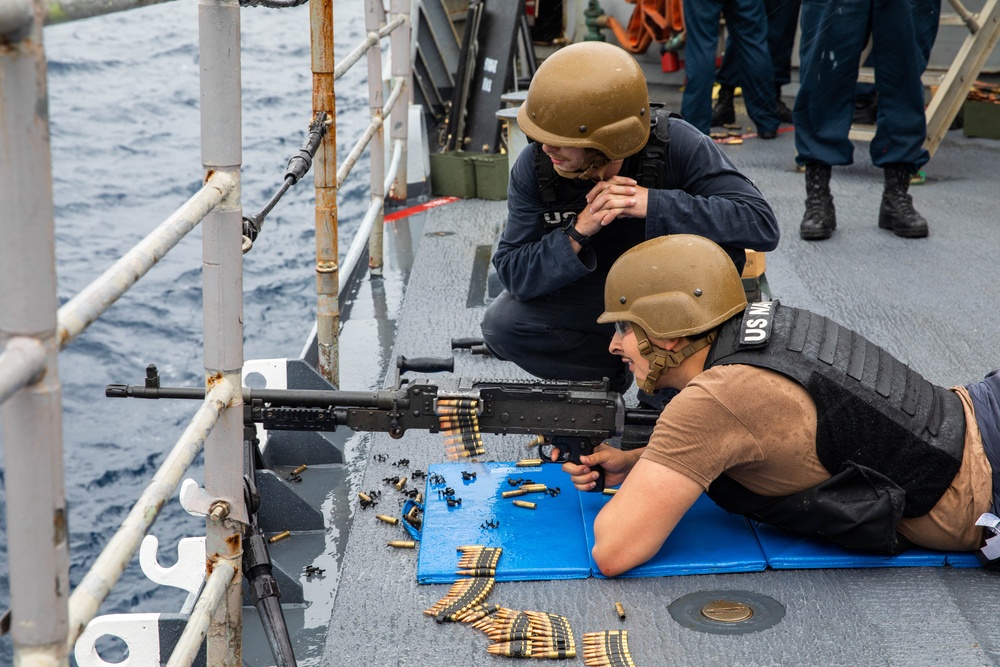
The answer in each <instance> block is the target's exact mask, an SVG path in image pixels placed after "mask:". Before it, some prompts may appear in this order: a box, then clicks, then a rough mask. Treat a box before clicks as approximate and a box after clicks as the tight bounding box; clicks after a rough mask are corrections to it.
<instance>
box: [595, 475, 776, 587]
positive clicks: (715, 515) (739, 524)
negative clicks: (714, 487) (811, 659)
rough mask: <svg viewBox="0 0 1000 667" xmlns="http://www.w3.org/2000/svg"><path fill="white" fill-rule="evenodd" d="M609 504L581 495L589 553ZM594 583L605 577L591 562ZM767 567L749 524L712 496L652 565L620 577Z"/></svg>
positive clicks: (601, 496)
mask: <svg viewBox="0 0 1000 667" xmlns="http://www.w3.org/2000/svg"><path fill="white" fill-rule="evenodd" d="M610 499H611V496H606V495H604V494H599V493H581V494H580V504H581V506H582V507H583V519H584V521H583V525H584V530H585V531H586V532H587V553H588V554H589V553H590V550H591V549H592V548H593V546H594V518H595V517H596V516H597V513H598V512H599V511H601V508H602V507H604V505H605V503H607V502H608V501H609V500H610ZM591 566H592V572H593V575H594V576H595V577H603V576H604V575H602V574H601V571H600V570H599V569H598V568H597V565H596V564H594V563H593V560H591ZM766 567H767V561H766V560H765V559H764V554H763V552H761V550H760V546H759V545H758V544H757V538H756V537H755V536H754V533H753V530H751V529H750V525H749V524H748V522H747V520H746V519H745V518H743V517H741V516H738V515H736V514H730V513H729V512H727V511H725V510H724V509H722V508H721V507H719V506H718V505H716V504H715V503H713V502H712V501H711V500H710V499H709V498H708V496H705V495H702V496H701V497H700V498H698V500H697V501H695V503H694V505H692V506H691V509H689V510H688V511H687V513H686V514H685V515H684V518H682V519H681V520H680V522H679V523H678V524H677V526H676V527H675V528H674V530H673V532H671V533H670V537H669V538H667V541H666V542H664V543H663V546H662V547H661V548H660V550H659V551H658V552H657V553H656V555H655V556H653V557H652V558H651V559H650V560H648V561H646V562H645V563H643V564H642V565H640V566H638V567H635V568H632V569H631V570H629V571H628V572H626V573H625V574H623V575H621V576H622V577H665V576H671V575H679V574H717V573H720V572H759V571H761V570H763V569H765V568H766Z"/></svg>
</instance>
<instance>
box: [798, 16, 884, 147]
mask: <svg viewBox="0 0 1000 667" xmlns="http://www.w3.org/2000/svg"><path fill="white" fill-rule="evenodd" d="M834 4H835V5H836V7H833V6H832V5H834ZM871 4H872V0H842V1H839V2H837V3H831V2H830V0H803V3H802V38H801V40H802V41H801V49H800V60H801V69H800V70H799V79H800V83H801V87H800V88H799V94H798V96H797V97H796V99H795V110H794V116H795V148H796V150H797V151H798V155H797V156H796V161H797V162H798V163H799V164H801V165H808V164H813V163H822V164H827V165H847V164H851V163H853V162H854V144H853V143H852V142H851V140H850V139H849V138H848V134H849V132H850V130H851V119H852V118H853V116H854V88H855V83H856V82H857V79H858V66H859V63H860V60H861V52H862V50H863V49H864V47H865V44H866V43H867V41H868V35H869V34H870V32H871V21H870V6H871Z"/></svg>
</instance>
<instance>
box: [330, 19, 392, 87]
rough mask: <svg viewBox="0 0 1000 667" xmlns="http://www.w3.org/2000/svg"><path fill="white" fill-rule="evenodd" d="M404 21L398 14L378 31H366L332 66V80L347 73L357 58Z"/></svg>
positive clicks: (359, 58)
mask: <svg viewBox="0 0 1000 667" xmlns="http://www.w3.org/2000/svg"><path fill="white" fill-rule="evenodd" d="M405 21H406V17H405V16H403V15H402V14H400V15H399V16H397V17H396V18H394V19H393V20H391V21H389V22H388V23H386V24H385V25H384V26H382V27H381V28H379V30H378V32H370V33H368V36H367V37H365V39H364V40H362V41H361V43H360V44H358V45H357V46H356V47H354V50H353V51H351V52H350V53H348V54H347V57H346V58H344V59H343V60H341V61H340V64H338V65H337V66H336V67H334V68H333V80H334V81H336V80H337V79H339V78H340V77H342V76H344V75H345V74H347V71H348V70H349V69H351V67H353V66H354V65H355V64H356V63H357V62H358V61H359V60H361V56H363V55H365V54H366V53H367V52H368V49H370V48H372V47H373V46H375V45H376V44H378V43H379V41H380V40H381V39H382V38H383V37H387V36H388V35H389V33H391V32H392V31H393V30H395V29H396V28H398V27H399V26H401V25H403V23H404V22H405Z"/></svg>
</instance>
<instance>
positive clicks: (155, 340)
mask: <svg viewBox="0 0 1000 667" xmlns="http://www.w3.org/2000/svg"><path fill="white" fill-rule="evenodd" d="M334 16H335V19H334V27H335V42H336V47H335V55H336V59H337V61H338V62H339V61H340V59H341V58H343V57H344V56H345V55H346V54H347V53H349V52H350V51H351V50H352V49H353V48H354V47H355V46H356V45H357V43H358V42H359V41H360V40H361V39H362V38H363V36H364V20H363V3H361V2H360V1H358V0H337V1H336V2H335V3H334ZM241 29H242V84H243V114H242V126H243V141H244V147H243V170H242V178H243V183H242V187H243V190H242V196H243V206H244V211H245V212H247V213H256V212H257V211H259V210H260V208H261V207H263V205H264V204H265V203H266V202H267V200H268V199H269V197H270V196H271V195H272V194H273V193H274V192H275V190H276V189H277V188H278V186H279V185H280V184H281V181H282V179H283V176H284V169H285V165H286V163H287V160H288V158H289V157H290V156H291V155H292V154H293V153H294V152H295V151H296V150H297V149H298V147H299V145H300V144H301V143H302V141H303V139H304V137H305V135H306V132H307V129H308V125H309V120H310V116H311V108H312V107H311V92H312V91H311V88H312V74H311V57H310V32H309V10H308V6H307V5H305V6H300V7H296V8H291V9H282V10H275V9H265V8H261V7H257V8H249V9H244V10H243V11H242V12H241ZM44 44H45V50H46V55H47V58H48V89H49V114H50V122H51V142H52V162H53V167H52V171H53V187H54V197H55V217H56V244H57V247H56V255H57V271H58V295H59V299H60V302H61V303H65V301H67V300H68V299H69V298H71V297H72V296H73V295H75V294H76V293H77V292H79V291H80V290H81V289H82V288H83V287H85V286H86V285H87V284H88V283H89V282H91V281H92V280H94V279H95V278H97V277H98V276H99V275H100V274H101V273H103V272H104V270H105V269H107V268H108V267H109V266H110V265H111V264H112V263H113V262H114V261H115V260H116V259H117V258H118V257H120V256H121V255H122V254H123V253H125V252H126V251H128V250H129V249H130V248H131V247H132V246H133V245H135V243H137V242H138V241H139V240H140V239H142V238H143V237H144V236H145V235H147V234H148V233H149V232H151V231H152V230H153V229H155V228H156V226H157V225H159V224H160V223H161V222H162V221H163V220H164V219H165V218H167V217H168V216H169V215H170V214H171V213H172V212H173V211H174V210H175V209H176V208H177V207H178V206H179V205H180V204H181V203H183V201H184V200H186V199H187V198H188V197H190V196H191V195H192V194H193V193H194V192H196V191H197V189H198V187H199V186H200V184H201V178H202V168H201V157H200V146H199V141H200V138H199V134H200V115H199V114H200V112H199V106H198V104H199V78H198V77H199V68H198V16H197V2H195V0H178V1H177V2H171V3H167V4H164V5H158V6H154V7H148V8H144V9H139V10H133V11H129V12H123V13H119V14H114V15H109V16H104V17H97V18H92V19H87V20H83V21H77V22H74V23H69V24H64V25H56V26H51V27H48V28H46V29H45V32H44ZM365 81H366V72H365V67H364V59H362V60H361V62H360V63H359V64H358V65H357V66H356V67H355V68H353V69H352V70H351V71H350V72H349V73H348V74H347V75H346V76H345V77H344V78H343V79H341V80H340V81H339V82H337V84H336V88H337V98H338V102H337V122H338V127H339V129H338V153H339V154H340V158H341V160H342V159H343V157H344V156H345V155H346V153H347V151H349V150H350V148H351V147H352V146H353V144H354V142H355V141H356V140H357V138H358V137H359V136H360V134H361V132H362V131H363V130H364V127H365V125H366V124H367V113H368V101H367V84H366V83H365ZM367 183H368V174H367V166H366V161H365V160H362V161H361V162H359V164H358V167H357V168H356V169H355V172H354V173H353V174H352V176H351V180H350V182H349V185H348V186H347V187H345V189H344V190H343V191H342V193H341V198H340V207H341V208H340V216H339V217H340V239H341V241H340V249H341V254H342V255H343V254H344V252H346V249H347V247H348V243H349V241H350V238H351V236H352V235H353V233H354V231H355V229H356V228H357V226H358V223H359V222H360V218H361V216H362V215H363V209H364V207H365V205H366V204H367V194H366V192H367ZM313 201H314V199H313V180H312V175H311V174H310V175H307V176H306V177H305V178H304V179H303V180H302V181H301V182H300V183H299V184H298V185H297V186H295V187H294V188H293V189H292V190H291V191H290V192H289V193H288V194H286V195H285V197H284V198H283V200H282V201H281V203H280V204H279V205H278V206H277V207H276V208H275V209H274V211H272V212H271V214H270V215H269V216H268V217H267V219H266V221H265V224H264V229H263V233H262V234H261V237H260V238H259V239H258V241H257V243H256V244H255V247H254V249H253V250H252V251H251V252H250V253H249V254H247V255H246V256H245V257H244V272H245V274H244V326H245V334H244V335H245V342H244V353H245V357H246V358H247V359H253V358H271V357H284V356H292V357H294V356H297V355H298V353H299V351H300V350H301V348H302V345H303V343H304V341H305V337H306V335H307V333H308V331H309V328H310V326H311V323H312V321H313V318H314V316H315V308H316V307H315V304H316V296H315V277H314V276H315V273H314V270H313V262H314V258H315V243H314V234H313V227H314V215H313ZM201 290H202V287H201V233H200V228H199V229H196V230H195V231H194V232H193V233H191V234H190V235H189V236H188V237H187V238H186V239H184V240H183V241H181V243H180V244H179V245H178V246H177V247H176V248H174V250H172V251H171V253H170V254H169V255H168V256H167V257H166V258H165V259H164V260H162V261H160V262H159V264H157V266H155V267H154V269H153V270H152V271H151V272H150V273H149V274H148V275H147V276H146V277H145V278H144V279H142V280H141V281H140V282H139V284H138V285H137V286H136V287H134V288H133V289H132V290H131V291H130V292H129V293H128V294H127V295H125V296H124V297H123V298H122V299H120V300H119V301H118V302H117V303H116V304H115V305H114V306H112V307H111V309H110V310H109V311H108V312H107V314H106V315H105V316H104V317H103V318H102V319H101V320H100V321H98V322H97V323H95V324H94V325H92V326H91V327H90V328H89V329H88V330H87V331H86V332H85V333H84V334H83V335H82V336H80V337H79V338H78V339H77V340H76V341H74V342H73V343H72V344H71V345H70V346H69V347H68V348H67V349H66V350H65V351H64V352H63V353H62V354H61V356H60V359H59V373H60V378H61V382H62V390H63V405H64V414H63V432H64V460H65V468H66V495H67V499H68V504H69V527H70V556H71V564H70V579H71V584H72V585H73V586H76V585H77V584H78V583H79V581H80V580H81V578H82V577H83V575H84V574H85V573H86V571H87V569H88V568H89V567H90V566H91V565H92V564H93V562H94V560H95V559H96V558H97V556H98V555H99V553H100V551H101V549H102V548H103V547H104V546H105V545H106V544H107V542H108V540H109V539H110V537H111V535H112V534H113V533H114V531H115V530H116V529H117V527H118V526H119V525H120V523H121V521H122V520H123V519H124V517H125V516H126V515H127V513H128V511H129V510H130V509H131V506H132V504H133V503H134V501H135V500H136V499H137V498H138V496H139V495H140V493H141V492H142V491H143V489H144V488H145V487H146V486H147V484H148V483H149V481H150V480H151V478H152V476H153V474H154V473H155V471H156V469H157V467H158V466H159V465H160V464H161V463H162V462H163V460H164V458H165V456H166V454H167V453H168V452H169V451H170V449H171V447H172V446H173V444H174V443H175V442H176V440H177V438H178V437H179V435H180V433H181V432H182V430H183V428H184V426H185V425H186V424H187V421H188V420H189V418H190V416H191V415H192V414H193V413H194V410H195V409H196V405H195V404H190V403H185V402H181V401H174V402H169V401H132V400H116V399H109V398H105V396H104V389H105V386H106V385H107V384H108V383H130V384H137V383H141V382H142V378H143V377H144V373H145V368H146V366H147V365H148V364H151V363H155V364H156V365H157V367H158V368H159V370H160V374H161V376H162V378H163V384H164V385H171V386H200V385H201V384H202V383H203V369H204V362H203V359H202V310H201V308H202V300H201V296H202V294H201ZM10 446H14V443H3V442H0V609H6V608H7V607H8V606H9V605H10V589H9V584H10V581H9V572H8V566H7V544H8V542H9V541H13V540H16V539H17V538H18V536H16V535H8V534H7V526H6V502H5V497H4V491H5V485H4V474H5V469H3V465H2V464H3V458H2V457H3V450H4V448H6V447H10ZM201 475H202V469H201V459H200V458H199V459H198V461H197V462H196V464H195V466H194V467H193V468H192V469H191V471H190V472H189V476H191V477H193V478H195V479H198V480H200V479H201ZM173 505H174V508H173V509H174V510H175V511H173V512H165V513H164V515H163V516H161V518H160V519H159V520H158V521H157V523H156V524H155V525H154V526H153V528H152V530H151V532H153V533H155V534H156V535H157V537H158V538H159V540H160V544H161V545H173V544H175V543H176V541H177V540H178V539H179V538H181V537H184V536H187V535H197V534H203V531H204V522H203V520H199V519H196V518H194V517H191V516H189V515H187V514H186V513H184V512H183V511H181V510H180V508H179V506H177V505H176V503H173ZM173 558H174V556H173V555H172V550H171V549H164V548H163V547H162V546H161V554H160V561H161V563H164V564H165V565H169V564H170V563H172V559H173ZM184 597H185V594H184V593H183V592H181V591H179V590H177V589H168V588H157V587H155V586H154V585H153V584H152V583H151V582H149V581H148V580H147V579H146V578H145V577H144V575H143V574H142V573H141V571H140V570H139V567H138V565H137V563H136V562H135V560H134V559H133V563H132V565H130V566H129V568H128V570H127V571H126V572H125V574H124V575H123V577H122V579H121V581H120V583H119V585H118V586H117V587H116V589H115V590H114V591H113V592H112V594H111V596H110V597H109V598H108V600H107V601H106V602H105V603H104V605H102V607H101V609H100V611H99V613H101V614H105V613H115V612H124V611H150V612H154V611H155V612H176V611H177V610H179V608H180V605H181V604H182V602H183V600H184ZM12 655H13V649H12V644H11V641H10V637H9V636H7V637H3V638H0V665H7V664H11V662H12Z"/></svg>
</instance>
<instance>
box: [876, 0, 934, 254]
mask: <svg viewBox="0 0 1000 667" xmlns="http://www.w3.org/2000/svg"><path fill="white" fill-rule="evenodd" d="M912 4H913V3H912V2H910V1H909V0H908V1H907V2H895V3H880V2H876V3H875V10H874V12H873V15H872V57H873V58H874V62H875V87H876V90H877V91H878V114H877V120H876V130H875V137H874V138H873V139H872V143H871V147H870V150H871V157H872V164H874V165H875V166H876V167H881V168H882V169H884V170H885V189H884V191H883V193H882V204H881V207H880V209H879V220H878V225H879V227H881V228H882V229H890V230H892V232H893V233H894V234H896V235H897V236H902V237H904V238H922V237H925V236H927V233H928V226H927V221H926V220H925V219H924V218H923V216H921V215H920V214H919V213H918V212H917V211H916V209H914V208H913V199H912V198H911V197H910V195H909V192H908V190H909V187H910V177H911V176H912V175H913V174H915V173H916V172H917V170H919V169H920V167H922V166H923V165H924V164H926V163H927V160H929V159H930V154H929V153H928V152H927V150H926V149H925V148H924V140H925V139H926V138H927V121H926V116H925V113H924V85H923V83H922V82H921V80H920V76H921V74H923V65H924V63H925V62H926V58H925V56H924V52H923V51H922V50H921V47H922V46H926V44H924V45H921V44H919V43H918V37H917V27H916V24H915V23H914V15H913V13H912V7H911V5H912ZM925 39H926V36H925Z"/></svg>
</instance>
